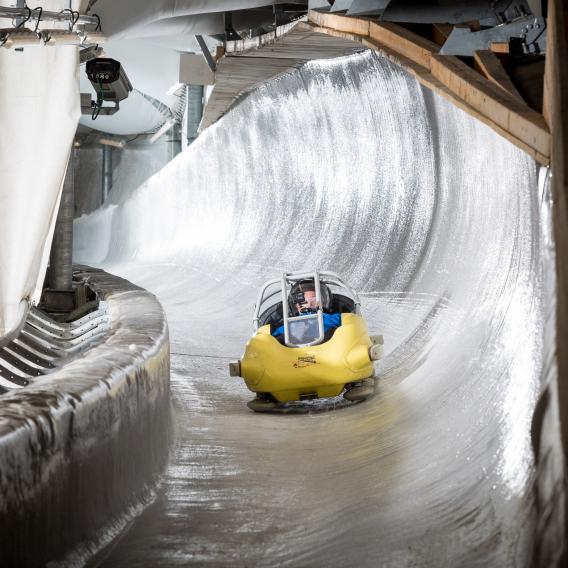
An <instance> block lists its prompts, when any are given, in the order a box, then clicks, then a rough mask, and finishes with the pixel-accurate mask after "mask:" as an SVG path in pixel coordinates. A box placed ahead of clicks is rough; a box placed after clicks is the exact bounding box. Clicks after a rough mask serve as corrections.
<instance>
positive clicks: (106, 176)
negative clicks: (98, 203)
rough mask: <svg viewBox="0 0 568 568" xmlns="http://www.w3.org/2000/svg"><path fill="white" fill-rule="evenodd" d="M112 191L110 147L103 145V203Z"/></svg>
mask: <svg viewBox="0 0 568 568" xmlns="http://www.w3.org/2000/svg"><path fill="white" fill-rule="evenodd" d="M111 189H112V147H111V146H108V145H103V201H102V202H103V203H105V201H106V200H107V197H108V194H109V193H110V190H111Z"/></svg>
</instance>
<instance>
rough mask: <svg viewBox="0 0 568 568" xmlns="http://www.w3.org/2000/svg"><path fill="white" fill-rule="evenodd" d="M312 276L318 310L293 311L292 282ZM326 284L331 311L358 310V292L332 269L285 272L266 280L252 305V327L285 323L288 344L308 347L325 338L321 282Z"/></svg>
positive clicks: (286, 343) (356, 311)
mask: <svg viewBox="0 0 568 568" xmlns="http://www.w3.org/2000/svg"><path fill="white" fill-rule="evenodd" d="M306 279H311V280H313V282H314V287H315V293H316V304H317V306H318V307H317V310H316V311H314V312H313V313H307V314H306V313H304V314H300V315H296V314H293V313H292V311H291V309H290V306H289V301H288V298H289V295H290V291H291V289H292V287H293V286H294V284H295V283H297V282H299V281H301V280H306ZM322 284H325V285H326V286H327V288H328V289H329V290H330V292H331V294H332V311H333V312H337V313H344V312H350V313H357V314H360V301H359V297H358V296H357V293H356V292H355V291H354V290H353V289H352V288H350V287H349V286H347V284H345V282H343V280H342V279H341V278H340V277H339V276H338V275H337V274H335V273H333V272H324V271H321V272H320V271H317V270H315V271H313V272H285V273H284V274H283V275H282V277H281V278H278V279H274V280H269V281H268V282H266V283H265V284H264V285H263V286H262V288H261V290H260V294H259V298H258V301H257V303H256V306H255V315H254V328H255V331H256V330H257V329H258V328H259V327H261V326H263V325H267V324H270V325H271V328H272V327H274V326H277V325H283V327H284V344H285V345H286V346H288V347H309V346H312V345H318V344H320V343H322V342H323V341H324V338H325V333H324V321H323V309H322V301H321V298H322V293H321V285H322Z"/></svg>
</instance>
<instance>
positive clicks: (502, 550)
mask: <svg viewBox="0 0 568 568" xmlns="http://www.w3.org/2000/svg"><path fill="white" fill-rule="evenodd" d="M540 206H541V204H540V202H539V195H538V191H537V179H536V166H535V163H534V162H533V161H532V160H531V159H530V158H529V157H527V156H526V155H525V154H524V153H523V152H521V151H520V150H518V149H516V148H515V147H513V146H512V145H511V144H509V143H508V142H507V141H506V140H504V139H503V138H501V137H499V136H498V135H496V134H495V133H494V132H492V131H491V130H489V129H488V128H487V127H486V126H484V125H483V124H481V123H479V122H477V121H475V120H474V119H472V118H471V117H469V116H467V115H466V114H464V113H463V112H461V111H460V110H458V109H456V108H455V107H453V106H451V105H450V104H449V103H447V102H446V101H444V100H442V99H440V98H438V97H437V96H436V95H434V94H432V93H431V92H430V91H428V90H426V89H424V88H422V87H421V86H420V85H419V84H418V83H417V82H416V81H415V80H414V79H413V78H411V77H410V76H408V75H407V74H406V73H405V72H404V71H402V70H401V69H400V68H398V67H396V66H395V65H393V64H391V63H390V62H388V61H386V60H383V59H380V58H379V57H378V56H377V55H376V54H373V53H371V52H365V53H363V54H359V55H356V56H351V57H348V58H342V59H337V60H332V61H316V62H311V63H308V64H306V65H305V66H304V67H303V68H301V69H300V70H298V71H294V72H293V73H290V74H287V75H284V76H281V77H279V78H278V79H276V80H273V81H272V82H270V83H269V84H267V85H264V86H262V87H260V88H258V89H257V90H255V91H254V92H253V93H252V94H250V95H248V96H246V97H244V98H243V99H242V100H241V101H240V103H239V104H238V105H237V106H236V108H234V109H233V110H232V111H231V112H230V113H229V114H228V115H226V116H225V117H224V118H223V119H222V120H220V121H219V122H218V123H217V124H215V125H214V126H213V127H211V128H210V129H208V130H207V131H206V132H205V133H203V135H202V136H201V137H200V138H199V139H198V140H197V141H196V142H195V143H194V144H193V145H192V146H191V147H190V148H189V149H188V150H187V151H186V152H184V153H183V154H181V155H180V156H178V157H177V158H176V159H175V160H174V161H173V162H171V163H170V164H169V165H168V166H167V167H166V168H164V169H163V170H162V171H161V172H159V173H158V174H156V175H155V176H154V177H152V178H151V179H150V180H149V181H148V182H147V183H146V184H144V185H143V186H142V187H140V188H139V190H137V191H136V192H134V193H133V194H132V195H131V196H127V197H124V198H123V199H122V201H121V202H119V203H115V204H113V205H111V206H109V207H106V208H105V209H103V210H100V211H99V212H97V213H95V214H93V215H91V216H90V217H86V218H82V219H81V220H80V221H79V222H78V227H77V229H78V230H77V233H78V234H77V255H78V257H80V259H81V260H82V261H86V262H92V263H98V264H103V265H104V266H106V267H107V268H108V269H109V270H111V271H115V272H119V273H121V274H123V275H126V276H128V277H130V278H132V279H134V280H135V281H137V282H139V283H141V284H142V285H144V286H147V287H149V288H150V289H151V290H153V291H155V292H157V293H158V296H159V297H160V299H161V301H162V302H163V303H164V304H165V306H166V310H167V311H168V316H169V320H170V325H171V334H172V342H173V348H172V351H173V354H172V362H173V376H172V380H173V386H172V388H173V391H174V398H175V401H176V405H177V407H178V410H179V413H178V414H179V424H180V428H179V431H180V442H179V445H178V448H179V450H178V451H177V452H176V458H175V462H174V463H173V464H172V466H171V467H170V469H169V470H168V473H167V475H166V480H165V494H164V498H163V504H162V506H161V508H160V511H161V513H155V512H154V513H152V515H154V517H152V516H150V517H147V518H142V519H141V520H140V521H139V523H142V524H144V523H150V524H151V525H152V534H153V535H154V537H153V538H155V539H156V541H160V542H163V539H166V540H167V541H168V542H169V543H170V545H171V546H169V547H164V546H161V547H157V546H153V545H152V543H151V541H152V539H147V540H146V541H145V542H144V543H141V542H140V541H139V540H138V541H136V540H134V543H131V544H130V546H132V547H133V549H135V550H136V551H137V553H138V556H136V558H140V557H141V556H140V554H139V553H140V546H142V547H146V549H145V552H144V554H145V555H143V556H144V557H147V558H148V562H149V565H153V566H157V565H167V562H168V561H167V559H166V560H165V558H166V557H167V556H168V554H174V552H173V551H174V550H175V551H176V552H175V554H182V555H183V558H184V559H185V561H186V562H187V563H191V562H195V563H197V564H199V562H204V561H205V560H210V561H213V562H215V561H217V562H218V563H219V565H223V564H224V563H225V565H226V563H228V562H229V561H236V560H237V559H238V561H241V562H243V563H244V564H246V563H247V562H249V563H251V565H266V564H268V565H270V564H273V565H288V564H290V565H310V566H316V565H322V566H324V565H325V566H346V565H352V563H355V564H357V565H358V566H364V565H369V566H376V565H377V562H380V563H381V565H389V566H390V565H413V566H441V565H444V566H458V565H460V566H462V565H473V564H476V563H480V564H481V563H483V564H486V563H489V564H490V565H493V566H513V565H515V566H530V565H531V555H532V554H533V551H532V547H533V536H532V535H533V525H534V522H535V518H534V517H535V515H534V513H533V509H532V500H531V499H532V486H533V481H534V460H533V455H532V451H531V445H530V426H531V424H530V422H531V416H532V412H533V409H534V405H535V400H536V397H537V394H538V391H539V388H540V383H541V375H542V367H543V356H542V352H543V317H544V315H543V314H544V304H545V302H546V297H545V296H546V294H545V293H544V292H543V278H542V273H543V266H544V265H543V263H544V262H545V261H544V260H543V250H542V244H541V243H542V237H541V234H542V233H543V231H544V230H545V229H546V227H543V225H542V222H541V220H540ZM313 266H319V267H321V268H323V269H332V270H334V271H337V272H339V273H341V274H343V275H345V276H346V277H347V279H348V281H349V282H350V283H351V284H352V285H353V286H355V287H356V288H358V289H359V290H361V291H362V293H363V298H364V306H363V307H364V309H365V313H366V316H367V319H368V321H369V326H370V328H371V330H372V331H377V332H382V333H383V334H384V336H385V345H386V357H385V359H384V360H383V361H382V362H381V363H380V365H379V367H378V371H379V376H380V381H379V392H378V395H377V396H376V397H375V398H374V399H373V400H372V401H368V402H366V403H364V404H361V405H358V406H355V407H352V408H349V409H343V410H337V411H335V412H331V413H316V414H311V415H308V416H294V417H289V416H287V417H274V416H260V417H259V416H257V415H253V414H252V413H250V412H248V411H247V410H246V408H245V406H244V403H245V401H246V400H247V399H248V398H249V396H250V393H248V392H247V391H246V389H245V388H244V387H243V386H242V384H241V383H240V382H231V380H230V379H229V378H228V376H227V373H226V372H225V365H226V359H225V357H232V356H238V355H239V354H240V352H241V351H242V348H243V345H244V342H245V341H246V338H247V335H248V333H249V332H250V318H251V316H252V306H253V303H254V298H255V294H256V288H257V286H258V285H259V283H260V282H261V281H262V280H264V279H267V278H269V277H273V276H275V275H276V274H278V272H279V271H281V270H282V269H284V268H287V269H300V268H302V267H306V268H307V267H313ZM212 356H218V357H220V358H219V359H215V358H211V357H212ZM207 357H209V358H207ZM187 416H190V417H191V420H190V418H187ZM196 416H197V417H196ZM203 447H207V448H210V450H209V451H204V450H203V451H201V450H199V448H203ZM196 448H197V449H196ZM188 456H190V457H188ZM212 464H217V468H218V470H216V469H215V467H213V466H212ZM180 478H181V479H184V480H185V484H184V483H180ZM228 479H229V480H230V483H229V481H227V480H228ZM227 484H229V486H230V491H231V492H230V493H228V489H227ZM196 495H199V497H196ZM212 511H213V512H212ZM214 511H218V515H215V513H214ZM156 515H157V516H158V517H159V519H156V518H155V516H156ZM160 515H161V516H160ZM200 515H201V516H200ZM174 517H175V518H178V519H186V521H185V524H184V521H178V522H176V523H172V522H169V521H168V519H172V518H174ZM195 518H197V519H201V520H200V522H197V523H193V524H190V523H191V521H190V520H189V519H195ZM152 523H154V524H152ZM186 524H187V526H186ZM188 527H189V528H188ZM176 531H177V532H176ZM145 534H147V533H145ZM176 535H177V536H176ZM188 535H190V536H188ZM235 535H237V536H235ZM259 535H261V536H259ZM132 538H134V537H132ZM259 538H262V539H263V540H262V542H263V545H262V546H261V547H259V546H257V545H256V544H257V542H259V541H258V539H259ZM160 539H162V540H160ZM128 543H129V539H128V538H125V539H124V541H123V542H122V543H121V545H120V546H119V547H117V550H116V551H115V555H116V557H111V558H114V560H115V561H116V559H117V558H118V559H122V560H123V561H124V559H125V558H126V559H128V558H130V557H129V554H130V552H129V550H130V549H129V544H128ZM228 543H230V545H229V544H228ZM168 549H169V552H168ZM204 551H205V552H204ZM176 557H177V556H176ZM132 558H134V557H132ZM237 564H238V562H237Z"/></svg>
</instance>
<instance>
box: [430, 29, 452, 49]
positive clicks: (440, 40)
mask: <svg viewBox="0 0 568 568" xmlns="http://www.w3.org/2000/svg"><path fill="white" fill-rule="evenodd" d="M453 29H454V26H452V24H433V25H432V36H433V38H434V43H435V44H436V45H439V46H440V47H442V45H444V43H446V40H447V39H448V37H450V34H451V33H452V30H453Z"/></svg>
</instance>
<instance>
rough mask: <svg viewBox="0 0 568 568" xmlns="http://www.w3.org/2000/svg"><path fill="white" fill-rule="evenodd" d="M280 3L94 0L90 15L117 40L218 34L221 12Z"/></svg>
mask: <svg viewBox="0 0 568 568" xmlns="http://www.w3.org/2000/svg"><path fill="white" fill-rule="evenodd" d="M282 3H284V0H278V1H273V2H271V1H269V0H122V1H121V2H116V0H98V1H97V2H96V4H94V5H93V9H92V10H91V11H92V12H95V13H97V14H98V15H99V16H100V18H101V23H102V27H103V31H104V33H105V34H106V35H107V36H108V37H109V38H111V39H114V40H117V39H125V38H137V37H149V36H156V37H164V36H168V35H172V34H173V35H178V34H179V35H181V34H182V33H185V34H188V33H189V34H204V35H207V34H215V33H222V32H223V31H224V24H223V20H222V12H225V11H231V10H246V9H250V8H259V7H261V6H269V5H271V4H282ZM215 14H217V15H218V16H217V17H216V16H215ZM159 24H161V25H159ZM154 26H155V28H154ZM180 26H181V28H180Z"/></svg>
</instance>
